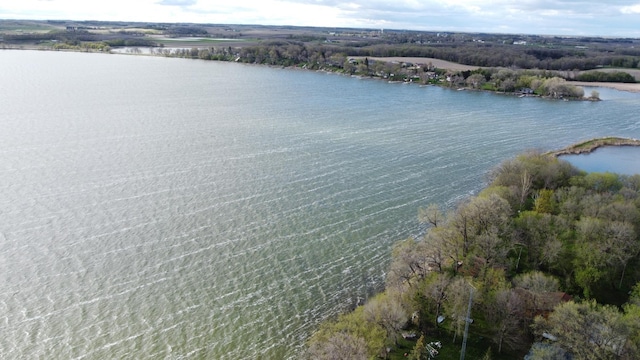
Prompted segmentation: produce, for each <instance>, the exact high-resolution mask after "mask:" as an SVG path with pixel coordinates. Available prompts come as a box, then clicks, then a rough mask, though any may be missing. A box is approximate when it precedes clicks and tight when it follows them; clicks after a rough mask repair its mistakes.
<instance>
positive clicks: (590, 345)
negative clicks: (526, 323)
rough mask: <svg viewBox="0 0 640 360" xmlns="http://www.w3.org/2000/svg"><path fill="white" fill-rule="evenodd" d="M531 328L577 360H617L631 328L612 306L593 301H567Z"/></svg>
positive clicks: (539, 318) (621, 353) (538, 318)
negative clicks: (553, 338)
mask: <svg viewBox="0 0 640 360" xmlns="http://www.w3.org/2000/svg"><path fill="white" fill-rule="evenodd" d="M534 328H535V330H536V332H537V333H538V334H539V335H542V334H543V333H546V334H549V335H551V336H553V337H555V338H556V339H557V344H558V345H559V346H561V347H562V348H564V349H566V350H567V351H568V352H570V353H571V354H573V356H574V357H575V358H576V359H585V360H592V359H593V360H601V359H618V358H620V357H621V356H622V355H623V354H624V351H625V348H626V346H627V344H626V343H627V341H628V336H629V335H630V334H631V332H632V330H633V329H632V328H631V327H630V326H629V324H628V323H627V322H625V321H624V318H623V314H622V313H620V312H619V311H618V310H617V309H616V308H615V307H613V306H608V305H598V304H597V303H596V302H595V301H588V302H583V303H575V302H573V301H569V302H567V303H564V304H561V305H559V306H557V307H556V308H555V310H554V312H553V313H551V314H550V315H549V317H548V318H547V319H545V318H543V317H541V316H540V317H537V318H536V320H535V325H534Z"/></svg>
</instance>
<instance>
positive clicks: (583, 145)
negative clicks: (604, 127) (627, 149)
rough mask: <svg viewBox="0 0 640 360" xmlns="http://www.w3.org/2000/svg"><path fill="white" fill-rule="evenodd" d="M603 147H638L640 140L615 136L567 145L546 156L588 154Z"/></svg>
mask: <svg viewBox="0 0 640 360" xmlns="http://www.w3.org/2000/svg"><path fill="white" fill-rule="evenodd" d="M605 146H640V140H638V139H632V138H623V137H615V136H610V137H601V138H594V139H590V140H586V141H582V142H579V143H576V144H572V145H569V146H567V147H565V148H563V149H560V150H555V151H549V152H547V153H546V154H548V155H551V156H554V157H558V156H561V155H579V154H589V153H591V152H593V151H594V150H596V149H599V148H601V147H605Z"/></svg>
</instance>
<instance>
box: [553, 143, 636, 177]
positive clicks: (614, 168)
mask: <svg viewBox="0 0 640 360" xmlns="http://www.w3.org/2000/svg"><path fill="white" fill-rule="evenodd" d="M560 159H563V160H566V161H568V162H570V163H571V164H572V165H573V166H575V167H577V168H578V169H581V170H584V171H587V172H612V173H618V174H625V175H633V174H640V146H607V147H602V148H599V149H596V150H594V151H593V152H591V153H589V154H580V155H562V156H560Z"/></svg>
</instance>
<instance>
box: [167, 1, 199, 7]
mask: <svg viewBox="0 0 640 360" xmlns="http://www.w3.org/2000/svg"><path fill="white" fill-rule="evenodd" d="M196 3H198V0H160V1H158V2H157V4H158V5H167V6H192V5H195V4H196Z"/></svg>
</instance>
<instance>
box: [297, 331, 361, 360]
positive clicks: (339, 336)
mask: <svg viewBox="0 0 640 360" xmlns="http://www.w3.org/2000/svg"><path fill="white" fill-rule="evenodd" d="M307 357H308V359H309V360H312V359H313V360H316V359H317V360H338V359H355V360H366V359H368V358H369V357H368V355H367V346H366V343H365V341H364V340H363V339H362V338H359V337H356V336H353V335H351V334H348V333H336V334H334V335H333V336H331V338H329V339H328V340H327V341H325V342H316V343H313V344H312V345H311V346H310V347H309V349H308V351H307Z"/></svg>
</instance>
